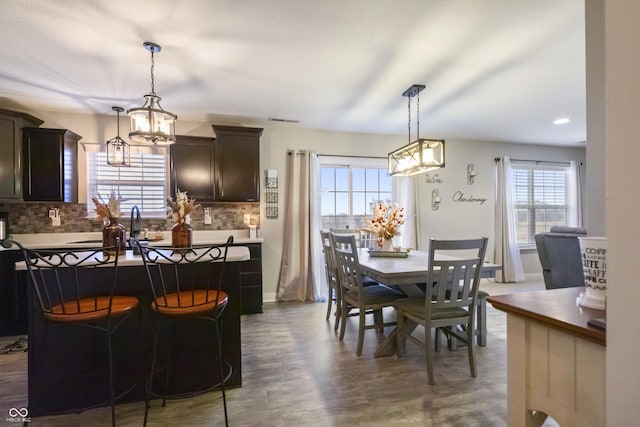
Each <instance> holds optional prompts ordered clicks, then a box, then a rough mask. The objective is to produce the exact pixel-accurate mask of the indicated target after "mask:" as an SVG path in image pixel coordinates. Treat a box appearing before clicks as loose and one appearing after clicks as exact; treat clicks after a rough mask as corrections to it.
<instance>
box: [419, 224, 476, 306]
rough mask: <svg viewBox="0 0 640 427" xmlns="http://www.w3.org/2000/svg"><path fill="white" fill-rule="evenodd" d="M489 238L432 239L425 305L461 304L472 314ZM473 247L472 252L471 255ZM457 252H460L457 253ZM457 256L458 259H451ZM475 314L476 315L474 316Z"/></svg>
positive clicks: (430, 241)
mask: <svg viewBox="0 0 640 427" xmlns="http://www.w3.org/2000/svg"><path fill="white" fill-rule="evenodd" d="M487 241H488V239H487V238H486V237H483V238H481V239H467V240H435V239H430V240H429V261H428V262H429V266H428V275H427V280H428V281H427V283H429V284H431V285H430V286H427V292H425V308H426V311H427V316H430V314H431V311H432V309H433V307H436V306H437V307H439V308H445V309H446V308H456V307H461V308H465V309H467V310H469V312H470V313H472V311H473V310H472V308H473V305H474V304H475V299H476V298H477V295H478V288H479V284H480V274H481V272H482V264H483V263H484V257H485V253H486V248H487ZM472 250H473V254H469V252H470V251H472ZM456 252H458V253H459V254H456ZM447 255H449V256H451V255H454V256H455V257H456V258H455V259H448V258H447ZM471 317H473V316H471Z"/></svg>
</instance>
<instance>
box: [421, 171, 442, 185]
mask: <svg viewBox="0 0 640 427" xmlns="http://www.w3.org/2000/svg"><path fill="white" fill-rule="evenodd" d="M424 182H426V183H427V184H442V183H443V182H444V181H443V180H442V179H440V177H439V176H438V174H437V173H434V174H433V176H431V175H429V174H426V175H425V179H424Z"/></svg>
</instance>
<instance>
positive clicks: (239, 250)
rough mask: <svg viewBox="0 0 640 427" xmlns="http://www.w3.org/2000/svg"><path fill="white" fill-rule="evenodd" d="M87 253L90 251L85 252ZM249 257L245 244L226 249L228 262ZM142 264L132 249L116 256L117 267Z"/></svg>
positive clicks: (18, 265)
mask: <svg viewBox="0 0 640 427" xmlns="http://www.w3.org/2000/svg"><path fill="white" fill-rule="evenodd" d="M87 253H88V254H89V253H90V252H87ZM250 257H251V254H250V253H249V248H247V247H246V246H231V247H229V249H228V251H227V261H228V262H237V261H247V260H248V259H249V258H250ZM96 259H101V257H100V255H96ZM136 265H143V263H142V257H141V256H140V255H135V254H134V253H133V251H131V250H127V251H126V252H125V255H124V256H123V255H120V256H119V257H118V267H129V266H136ZM26 269H27V266H26V264H25V263H24V261H21V262H17V263H16V270H26Z"/></svg>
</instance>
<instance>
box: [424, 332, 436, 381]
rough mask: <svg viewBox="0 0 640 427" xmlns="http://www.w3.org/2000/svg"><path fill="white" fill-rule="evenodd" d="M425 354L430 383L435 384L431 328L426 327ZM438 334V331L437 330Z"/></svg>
mask: <svg viewBox="0 0 640 427" xmlns="http://www.w3.org/2000/svg"><path fill="white" fill-rule="evenodd" d="M424 332H425V333H424V354H425V359H426V361H427V374H428V375H429V384H431V385H433V384H435V381H434V380H433V354H432V353H431V352H432V351H433V350H432V348H431V329H427V328H425V331H424ZM436 334H437V332H436Z"/></svg>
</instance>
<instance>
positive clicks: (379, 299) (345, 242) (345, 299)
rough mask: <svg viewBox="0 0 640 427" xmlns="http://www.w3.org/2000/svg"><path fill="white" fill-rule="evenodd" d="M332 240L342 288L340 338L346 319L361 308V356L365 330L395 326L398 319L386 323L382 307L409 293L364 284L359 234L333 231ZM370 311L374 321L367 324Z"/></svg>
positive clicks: (357, 352) (359, 332)
mask: <svg viewBox="0 0 640 427" xmlns="http://www.w3.org/2000/svg"><path fill="white" fill-rule="evenodd" d="M330 239H331V246H332V248H333V253H334V255H335V258H336V265H337V267H338V279H339V282H340V286H341V290H342V296H341V303H342V305H341V313H342V318H341V323H340V341H342V340H343V339H344V334H345V330H346V326H347V322H346V319H347V317H348V314H349V312H350V311H351V310H352V309H358V319H359V322H358V346H357V349H356V355H358V356H360V355H361V354H362V347H363V344H364V331H365V330H367V329H377V330H378V331H383V330H384V327H385V326H393V325H395V324H396V323H395V322H387V323H385V322H384V319H383V315H382V309H383V308H384V307H390V306H392V305H393V302H394V301H395V300H397V299H398V298H404V297H405V295H404V294H403V293H401V292H398V291H395V290H393V289H390V288H388V287H386V286H384V285H380V284H376V285H370V286H364V284H363V278H362V272H361V271H360V262H359V260H358V247H357V244H356V238H355V236H353V235H342V234H331V235H330ZM368 313H372V314H373V323H372V324H366V321H365V320H366V319H365V317H366V315H367V314H368Z"/></svg>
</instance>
